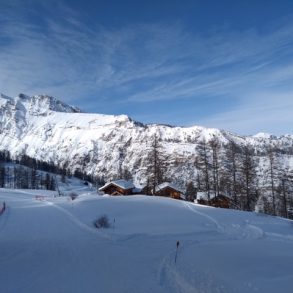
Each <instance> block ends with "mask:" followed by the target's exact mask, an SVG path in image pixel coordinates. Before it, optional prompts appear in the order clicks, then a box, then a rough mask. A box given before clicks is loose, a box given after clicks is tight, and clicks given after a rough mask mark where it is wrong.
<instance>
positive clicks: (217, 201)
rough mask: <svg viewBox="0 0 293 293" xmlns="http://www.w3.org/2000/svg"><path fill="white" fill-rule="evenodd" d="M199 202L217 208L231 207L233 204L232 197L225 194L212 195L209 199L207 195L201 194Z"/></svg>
mask: <svg viewBox="0 0 293 293" xmlns="http://www.w3.org/2000/svg"><path fill="white" fill-rule="evenodd" d="M197 203H199V204H202V205H207V206H212V207H215V208H224V209H229V208H230V205H231V199H230V198H229V197H227V196H225V195H218V196H214V197H212V198H211V199H210V200H208V199H207V196H202V195H201V196H200V197H199V198H198V200H197Z"/></svg>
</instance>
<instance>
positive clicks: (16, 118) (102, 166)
mask: <svg viewBox="0 0 293 293" xmlns="http://www.w3.org/2000/svg"><path fill="white" fill-rule="evenodd" d="M154 134H156V135H157V136H158V138H159V140H160V141H161V145H162V147H163V149H164V153H165V154H166V156H167V158H168V176H169V177H170V178H172V179H173V181H176V182H177V183H178V184H179V185H182V186H183V185H184V184H185V183H186V182H187V181H189V180H193V181H194V180H195V178H196V169H195V166H194V162H195V157H196V150H195V149H196V145H197V143H198V142H199V141H201V140H203V139H205V140H206V141H209V140H210V139H212V138H214V137H216V138H218V140H219V142H220V144H221V145H222V146H225V145H227V144H228V143H229V142H230V141H233V142H235V143H236V144H237V145H238V146H239V147H243V146H244V145H245V144H247V143H249V144H251V145H252V146H253V148H254V149H255V155H256V156H257V157H258V160H257V162H258V164H260V166H261V165H263V164H264V162H263V161H264V159H263V158H262V155H263V153H264V150H265V147H266V146H268V145H272V146H274V147H276V148H277V149H278V150H279V153H280V156H281V157H282V158H281V164H282V166H283V168H284V169H288V170H291V171H292V170H293V135H290V134H288V135H283V136H279V137H277V136H273V135H268V134H263V133H260V134H257V135H255V136H239V135H235V134H232V133H230V132H227V131H223V130H219V129H213V128H204V127H198V126H193V127H173V126H168V125H159V124H151V125H145V124H143V123H140V122H136V121H133V120H132V119H131V118H129V117H128V116H125V115H119V116H113V115H101V114H88V113H81V111H80V110H79V109H77V108H75V107H72V106H69V105H66V104H65V103H63V102H61V101H59V100H57V99H56V98H53V97H50V96H46V95H39V96H32V97H29V96H26V95H24V94H20V95H19V96H17V97H15V98H10V97H7V96H5V95H1V97H0V150H9V151H10V152H11V154H12V155H13V156H17V155H20V154H26V155H28V156H30V157H33V158H36V159H39V160H44V161H48V162H53V163H54V164H57V165H60V166H63V167H66V168H69V169H70V170H71V171H74V170H80V171H82V172H85V173H87V174H89V175H96V176H100V177H104V178H105V179H106V180H107V179H111V178H113V177H115V176H116V175H117V174H118V172H119V169H121V168H122V169H125V168H126V169H128V170H129V171H130V172H131V173H132V174H133V176H134V180H135V183H137V184H141V185H143V184H144V183H145V180H146V177H145V174H146V169H147V168H146V166H147V164H148V152H149V151H150V150H151V144H152V141H153V136H154Z"/></svg>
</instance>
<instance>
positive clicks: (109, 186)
mask: <svg viewBox="0 0 293 293" xmlns="http://www.w3.org/2000/svg"><path fill="white" fill-rule="evenodd" d="M99 191H102V192H104V193H106V194H109V195H131V194H134V193H136V192H135V191H136V188H135V186H134V185H133V183H132V181H127V180H123V179H121V180H115V181H111V182H108V183H106V184H105V185H104V186H102V187H101V188H99Z"/></svg>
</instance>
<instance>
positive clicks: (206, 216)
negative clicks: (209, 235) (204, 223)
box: [182, 202, 225, 233]
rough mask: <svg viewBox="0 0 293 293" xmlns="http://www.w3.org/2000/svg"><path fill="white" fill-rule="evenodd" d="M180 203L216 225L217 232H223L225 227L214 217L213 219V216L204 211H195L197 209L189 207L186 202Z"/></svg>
mask: <svg viewBox="0 0 293 293" xmlns="http://www.w3.org/2000/svg"><path fill="white" fill-rule="evenodd" d="M182 204H183V205H184V206H185V207H186V208H188V209H189V210H190V211H191V212H193V213H195V214H198V215H200V216H202V217H204V218H206V219H208V220H209V221H210V222H212V223H213V224H214V225H215V226H216V228H217V230H218V231H219V232H222V233H223V232H225V228H224V227H223V226H222V225H220V224H219V222H218V221H217V220H216V219H214V218H213V217H211V216H209V215H207V214H205V213H202V212H200V211H197V210H195V209H193V208H192V207H191V205H190V204H189V203H187V202H182Z"/></svg>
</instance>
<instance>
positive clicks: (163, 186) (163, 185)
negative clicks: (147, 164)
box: [156, 182, 183, 193]
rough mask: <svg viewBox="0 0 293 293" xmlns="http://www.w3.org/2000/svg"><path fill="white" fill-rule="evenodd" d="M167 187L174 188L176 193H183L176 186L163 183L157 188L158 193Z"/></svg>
mask: <svg viewBox="0 0 293 293" xmlns="http://www.w3.org/2000/svg"><path fill="white" fill-rule="evenodd" d="M167 187H169V188H172V189H174V190H176V191H179V192H181V193H183V192H182V190H181V189H180V188H178V187H177V186H176V185H175V184H173V183H170V182H163V183H161V184H159V185H158V186H157V187H156V192H158V191H161V190H163V189H165V188H167Z"/></svg>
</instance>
